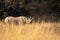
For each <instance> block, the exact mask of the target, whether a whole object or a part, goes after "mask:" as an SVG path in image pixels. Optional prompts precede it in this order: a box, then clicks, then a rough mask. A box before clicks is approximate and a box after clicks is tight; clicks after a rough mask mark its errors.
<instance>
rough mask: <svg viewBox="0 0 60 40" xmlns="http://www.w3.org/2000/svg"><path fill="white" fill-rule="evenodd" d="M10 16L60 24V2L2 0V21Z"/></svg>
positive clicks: (0, 13)
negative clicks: (29, 17)
mask: <svg viewBox="0 0 60 40" xmlns="http://www.w3.org/2000/svg"><path fill="white" fill-rule="evenodd" d="M8 16H14V17H18V16H31V17H34V18H35V20H37V19H40V20H45V21H58V22H59V21H60V0H0V20H2V19H4V18H6V17H8Z"/></svg>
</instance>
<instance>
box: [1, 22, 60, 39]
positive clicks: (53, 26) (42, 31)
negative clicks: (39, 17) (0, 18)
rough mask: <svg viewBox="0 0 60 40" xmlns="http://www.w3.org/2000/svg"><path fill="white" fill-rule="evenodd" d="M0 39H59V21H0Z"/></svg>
mask: <svg viewBox="0 0 60 40" xmlns="http://www.w3.org/2000/svg"><path fill="white" fill-rule="evenodd" d="M0 40H60V23H50V22H47V23H46V22H41V23H38V22H37V23H32V24H25V25H22V24H20V25H14V24H11V25H8V24H4V23H2V22H0Z"/></svg>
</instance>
